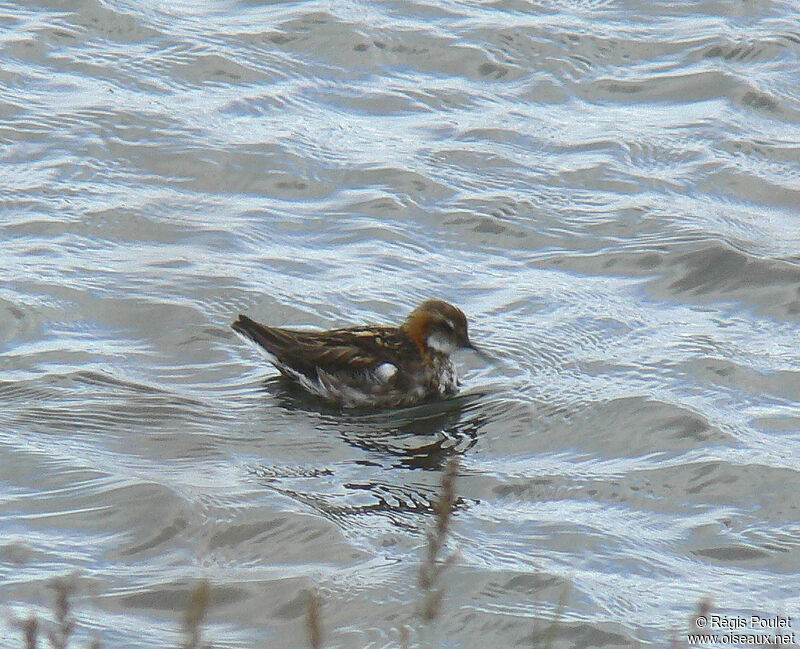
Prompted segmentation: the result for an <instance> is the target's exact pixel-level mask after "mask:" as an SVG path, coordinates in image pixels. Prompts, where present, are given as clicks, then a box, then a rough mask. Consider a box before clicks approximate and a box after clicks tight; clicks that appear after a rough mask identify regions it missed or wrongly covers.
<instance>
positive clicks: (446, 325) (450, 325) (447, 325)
mask: <svg viewBox="0 0 800 649" xmlns="http://www.w3.org/2000/svg"><path fill="white" fill-rule="evenodd" d="M442 324H443V325H444V328H445V329H447V331H449V332H451V333H452V332H453V331H455V330H456V328H455V327H454V326H453V323H452V322H450V320H445V321H444V322H443V323H442Z"/></svg>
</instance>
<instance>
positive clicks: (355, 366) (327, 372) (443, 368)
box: [231, 300, 475, 408]
mask: <svg viewBox="0 0 800 649" xmlns="http://www.w3.org/2000/svg"><path fill="white" fill-rule="evenodd" d="M231 327H233V329H234V331H236V332H237V333H238V334H240V335H241V336H243V337H244V338H245V339H247V340H248V341H252V342H254V343H256V345H258V346H259V348H260V351H261V352H263V353H265V354H266V356H267V358H268V359H269V361H270V362H271V363H272V364H273V365H274V366H275V367H276V368H277V369H278V371H279V372H280V373H281V374H283V375H284V376H286V377H288V378H290V379H292V380H294V381H296V382H297V383H299V384H300V385H301V386H302V387H303V388H305V389H306V390H307V391H308V392H310V393H311V394H314V395H316V396H318V397H321V398H322V399H325V400H327V401H330V402H333V403H335V404H338V405H340V406H344V407H360V406H369V407H379V408H384V407H399V406H411V405H414V404H417V403H420V402H422V401H425V400H428V399H432V398H437V397H443V396H447V395H451V394H455V393H456V392H457V391H458V374H457V372H456V366H455V364H454V363H453V361H452V359H451V358H450V355H451V354H452V353H453V352H454V351H456V350H457V349H459V348H470V349H475V347H474V346H473V344H472V343H471V342H470V339H469V335H468V333H467V318H466V316H465V315H464V313H463V312H462V311H461V310H460V309H458V308H457V307H455V306H453V305H452V304H448V303H447V302H444V301H442V300H427V301H426V302H423V303H422V304H420V305H419V306H418V307H417V308H416V309H414V310H413V311H412V312H411V313H410V314H409V316H408V317H407V318H406V319H405V322H403V324H401V325H400V326H399V327H392V326H374V325H368V326H361V327H347V328H344V329H331V330H329V331H319V332H309V331H298V330H295V329H284V328H282V327H268V326H266V325H262V324H259V323H258V322H256V321H255V320H252V319H250V318H248V317H247V316H246V315H242V314H240V315H239V318H238V320H236V322H234V323H233V324H232V325H231Z"/></svg>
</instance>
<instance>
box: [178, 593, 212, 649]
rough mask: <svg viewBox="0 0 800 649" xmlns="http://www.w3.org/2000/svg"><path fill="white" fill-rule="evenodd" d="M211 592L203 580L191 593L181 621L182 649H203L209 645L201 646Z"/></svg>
mask: <svg viewBox="0 0 800 649" xmlns="http://www.w3.org/2000/svg"><path fill="white" fill-rule="evenodd" d="M210 595H211V591H210V589H209V587H208V582H207V581H205V580H203V581H201V582H200V583H199V584H197V587H196V588H195V589H194V590H193V591H192V597H191V599H190V600H189V607H188V608H187V609H186V615H185V616H184V619H183V635H184V643H183V649H203V648H204V647H209V646H210V645H204V644H202V641H203V621H204V620H205V618H206V613H207V612H208V604H209V601H210Z"/></svg>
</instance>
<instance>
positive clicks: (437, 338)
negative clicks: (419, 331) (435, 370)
mask: <svg viewBox="0 0 800 649" xmlns="http://www.w3.org/2000/svg"><path fill="white" fill-rule="evenodd" d="M428 347H430V348H431V349H433V350H435V351H437V352H441V353H442V354H446V355H448V356H449V355H450V354H452V353H453V352H454V351H456V349H458V347H456V346H455V345H454V344H453V340H452V339H451V338H448V337H447V336H444V335H442V334H440V333H434V334H431V335H430V336H428Z"/></svg>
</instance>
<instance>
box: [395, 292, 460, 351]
mask: <svg viewBox="0 0 800 649" xmlns="http://www.w3.org/2000/svg"><path fill="white" fill-rule="evenodd" d="M403 329H405V331H406V332H407V333H408V335H409V336H410V337H411V339H412V340H413V341H414V342H415V343H417V345H418V346H419V347H420V349H422V350H423V352H426V351H427V350H433V351H436V352H440V353H442V354H446V355H449V354H452V353H453V352H454V351H455V350H456V349H460V348H462V347H468V348H470V349H475V347H474V346H473V344H472V343H471V342H470V340H469V335H468V333H467V317H466V316H465V315H464V313H463V311H461V309H459V308H457V307H454V306H453V305H452V304H448V303H447V302H444V301H442V300H427V301H426V302H423V303H422V304H420V305H419V306H418V307H417V308H416V309H414V310H413V311H412V312H411V313H410V314H409V316H408V318H406V321H405V322H404V323H403Z"/></svg>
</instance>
